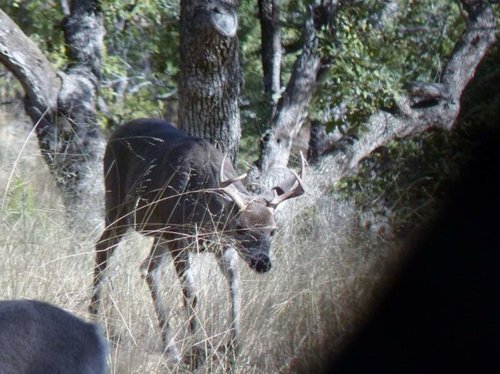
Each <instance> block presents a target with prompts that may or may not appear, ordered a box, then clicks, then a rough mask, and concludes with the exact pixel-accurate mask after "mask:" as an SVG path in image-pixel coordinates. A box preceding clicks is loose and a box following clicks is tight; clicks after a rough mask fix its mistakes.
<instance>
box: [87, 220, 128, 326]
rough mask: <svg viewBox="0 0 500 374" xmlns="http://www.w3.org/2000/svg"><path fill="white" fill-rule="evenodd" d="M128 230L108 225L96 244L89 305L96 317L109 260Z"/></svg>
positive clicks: (91, 312) (90, 310)
mask: <svg viewBox="0 0 500 374" xmlns="http://www.w3.org/2000/svg"><path fill="white" fill-rule="evenodd" d="M126 231H127V230H126V228H125V227H124V226H120V227H111V226H107V227H106V228H105V229H104V232H103V233H102V235H101V237H100V239H99V241H98V242H97V244H96V253H95V267H94V283H93V288H92V299H91V301H90V305H89V312H90V314H92V315H93V316H94V318H95V317H96V316H97V314H98V312H99V306H100V304H101V291H102V286H103V283H104V278H105V272H106V267H107V266H108V261H109V259H110V257H111V255H112V254H113V252H114V250H115V248H116V246H117V245H118V243H119V242H120V239H121V238H122V237H123V235H124V234H125V232H126Z"/></svg>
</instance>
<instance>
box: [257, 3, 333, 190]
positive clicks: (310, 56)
mask: <svg viewBox="0 0 500 374" xmlns="http://www.w3.org/2000/svg"><path fill="white" fill-rule="evenodd" d="M336 4H337V1H317V2H316V3H315V5H314V6H311V7H309V9H308V12H307V15H306V21H305V26H304V34H303V48H302V53H301V54H300V56H299V57H298V58H297V60H296V61H295V64H294V66H293V69H292V74H291V77H290V80H289V82H288V84H287V87H286V89H285V92H284V93H283V95H282V96H281V98H280V100H279V102H278V107H277V110H276V113H275V115H274V116H273V118H272V120H271V128H270V130H268V131H267V132H266V133H265V134H264V136H263V137H262V139H261V155H260V159H259V160H258V162H257V168H254V169H253V170H252V171H251V173H250V180H251V185H252V188H253V189H254V190H256V191H259V190H266V189H269V188H272V187H273V186H275V185H277V184H279V182H281V181H283V180H284V179H286V178H288V177H289V176H290V171H289V169H288V161H289V158H290V151H291V148H292V143H293V140H294V139H295V137H296V136H297V134H298V132H299V130H300V128H301V127H302V124H303V122H304V119H305V118H306V116H307V106H308V104H309V101H310V99H311V97H312V94H313V92H314V88H315V87H316V82H317V78H318V75H319V73H320V72H321V69H322V68H323V67H324V62H325V61H322V59H321V56H320V54H319V51H318V43H319V40H318V37H317V35H316V31H317V30H318V29H320V28H322V27H325V26H328V24H329V22H330V20H331V18H332V14H333V12H334V11H335V9H336Z"/></svg>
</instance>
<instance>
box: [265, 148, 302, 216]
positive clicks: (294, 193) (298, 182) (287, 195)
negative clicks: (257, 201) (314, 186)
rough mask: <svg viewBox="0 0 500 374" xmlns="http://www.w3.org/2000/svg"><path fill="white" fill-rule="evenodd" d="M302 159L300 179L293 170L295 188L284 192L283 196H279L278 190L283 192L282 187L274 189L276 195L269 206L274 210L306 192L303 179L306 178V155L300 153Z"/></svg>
mask: <svg viewBox="0 0 500 374" xmlns="http://www.w3.org/2000/svg"><path fill="white" fill-rule="evenodd" d="M300 157H301V171H300V175H301V176H300V177H299V175H298V174H297V173H296V172H295V170H291V172H292V173H293V175H294V176H295V184H294V186H293V187H292V188H291V189H290V190H289V191H287V192H283V193H282V194H278V192H277V191H278V190H281V188H280V187H274V188H273V190H274V193H275V196H274V198H273V199H272V200H271V201H270V202H269V203H268V206H269V207H270V208H272V209H276V207H277V206H278V205H279V204H281V203H282V202H283V201H285V200H288V199H291V198H294V197H298V196H300V195H302V194H303V193H304V192H305V188H304V184H303V183H302V178H304V175H305V164H306V161H305V159H304V155H303V154H302V152H300Z"/></svg>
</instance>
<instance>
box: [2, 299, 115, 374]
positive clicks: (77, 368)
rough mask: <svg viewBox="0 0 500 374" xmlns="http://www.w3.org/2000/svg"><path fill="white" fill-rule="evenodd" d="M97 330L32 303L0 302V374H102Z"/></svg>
mask: <svg viewBox="0 0 500 374" xmlns="http://www.w3.org/2000/svg"><path fill="white" fill-rule="evenodd" d="M106 356H107V344H106V343H105V341H104V339H103V337H102V336H101V334H100V332H99V329H98V328H97V326H95V325H93V324H89V323H86V322H83V321H81V320H80V319H78V318H77V317H75V316H73V315H71V314H70V313H68V312H66V311H64V310H62V309H59V308H57V307H55V306H53V305H50V304H47V303H43V302H40V301H34V300H13V301H0V373H2V374H35V373H36V374H63V373H72V374H105V373H107V361H106Z"/></svg>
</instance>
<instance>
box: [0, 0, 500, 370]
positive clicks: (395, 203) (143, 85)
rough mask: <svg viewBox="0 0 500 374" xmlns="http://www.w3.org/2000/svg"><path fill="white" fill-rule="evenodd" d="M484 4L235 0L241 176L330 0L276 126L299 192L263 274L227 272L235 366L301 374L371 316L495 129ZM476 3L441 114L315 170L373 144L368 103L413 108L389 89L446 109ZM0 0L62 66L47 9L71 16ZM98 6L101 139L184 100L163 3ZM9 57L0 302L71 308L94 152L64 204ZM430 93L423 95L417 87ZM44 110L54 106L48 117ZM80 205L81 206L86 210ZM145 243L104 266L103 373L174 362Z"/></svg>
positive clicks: (89, 245)
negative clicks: (147, 269)
mask: <svg viewBox="0 0 500 374" xmlns="http://www.w3.org/2000/svg"><path fill="white" fill-rule="evenodd" d="M227 3H230V4H232V5H234V2H227ZM263 3H272V4H274V6H276V4H279V17H278V24H279V28H280V33H281V35H280V37H281V39H280V43H279V44H280V46H281V47H280V53H279V54H280V56H281V58H280V74H279V76H278V77H279V79H278V85H277V87H274V88H273V87H272V86H270V84H269V81H266V80H265V77H269V75H268V74H266V73H265V71H264V70H265V68H264V67H263V38H262V35H263V31H262V30H263V27H264V26H263V25H264V23H263V22H262V20H263V19H264V16H263V14H264V12H263V8H262V5H263ZM309 3H310V4H309ZM494 3H495V2H491V4H490V3H489V2H486V1H485V2H479V1H461V2H450V1H445V0H424V1H409V0H398V1H338V2H327V1H317V2H313V1H310V2H304V1H294V0H290V1H285V0H282V1H280V2H278V1H272V2H264V1H259V2H257V1H251V0H240V1H239V5H238V6H237V14H238V22H239V27H238V33H237V38H238V41H239V44H238V45H237V51H238V55H239V63H240V69H241V75H240V77H241V79H239V81H238V82H235V84H237V85H238V87H239V90H240V92H239V98H238V107H239V116H240V123H241V138H240V139H239V147H238V156H237V158H236V159H237V166H238V168H239V170H240V171H242V172H245V171H247V170H249V169H252V168H255V167H257V169H258V171H259V172H262V171H263V167H262V165H259V162H258V160H259V159H261V158H262V144H263V143H265V141H266V136H268V137H272V136H274V135H273V128H274V129H275V128H276V127H273V126H275V123H276V121H275V118H276V113H277V112H279V111H280V106H279V104H278V103H279V98H280V97H281V98H282V97H286V93H287V90H286V87H287V84H288V83H289V82H291V81H293V77H294V72H296V71H297V70H296V65H297V64H296V61H298V60H299V59H300V57H301V56H302V55H303V54H304V50H305V48H306V47H305V46H306V44H305V39H304V28H305V26H304V25H305V22H306V20H307V19H308V18H307V17H308V6H309V5H311V6H313V8H314V7H316V8H314V9H318V7H321V6H325V7H326V6H327V5H328V6H334V8H335V9H334V10H335V11H334V12H333V11H332V12H326V13H321V12H320V13H319V14H320V15H321V14H326V15H329V16H330V17H331V18H329V19H328V20H323V21H324V22H323V23H322V24H321V27H318V28H316V29H315V33H314V38H315V39H314V40H315V42H316V43H317V46H316V47H317V50H316V52H315V53H316V55H317V56H319V57H318V61H319V62H320V64H319V65H320V66H319V67H318V69H317V71H315V76H314V84H312V86H313V89H312V90H311V93H310V98H309V100H308V101H307V103H306V105H305V106H304V110H302V111H301V112H300V116H297V117H300V120H297V122H299V123H298V126H297V127H294V130H293V131H292V132H293V133H296V134H297V136H294V137H293V138H294V139H293V140H294V143H293V147H292V152H291V156H290V158H289V160H288V159H287V162H288V161H290V163H289V166H290V165H291V167H294V166H295V163H296V160H297V159H298V151H299V150H301V151H303V152H304V153H305V154H308V158H309V168H308V176H307V178H306V186H307V187H308V191H307V193H306V195H305V196H304V197H303V198H300V199H297V201H294V202H293V203H292V202H290V203H289V204H288V205H287V206H286V209H283V211H282V212H280V217H279V218H280V226H281V230H280V232H279V234H278V235H277V238H276V240H275V243H274V249H273V251H274V257H275V258H276V259H275V262H276V265H275V268H274V269H273V271H272V273H271V274H269V275H266V276H263V277H257V276H255V275H254V274H252V273H250V271H247V270H246V269H244V268H243V267H242V272H243V274H242V277H243V280H242V286H243V303H244V304H243V308H242V319H243V320H242V330H243V332H244V336H243V337H242V340H243V352H242V355H241V357H240V359H239V362H238V369H239V371H241V372H262V373H265V372H266V373H267V372H280V371H283V372H303V371H304V370H306V369H307V370H311V368H312V367H314V365H318V366H317V367H321V365H322V364H323V363H325V362H328V361H329V360H330V359H331V357H333V356H334V355H336V354H338V353H339V352H340V351H341V349H342V347H343V346H344V344H345V342H346V341H348V339H349V337H350V336H352V334H353V333H354V332H355V331H357V329H358V328H359V326H361V325H362V322H363V321H364V319H365V318H366V317H367V316H369V315H370V313H371V310H372V307H371V305H372V304H371V303H372V302H373V301H376V300H379V299H380V298H381V297H382V296H381V295H383V291H384V290H385V288H386V284H390V283H387V281H389V280H392V279H393V277H394V268H397V266H398V265H399V264H400V263H401V262H402V261H404V259H405V258H406V256H407V255H408V253H409V250H410V249H409V248H410V247H411V240H410V238H415V237H416V236H418V232H420V231H418V230H422V227H429V226H432V222H433V217H434V214H435V212H436V211H437V210H438V209H439V207H440V204H441V201H442V200H443V199H444V198H446V196H447V195H448V194H449V191H450V189H452V188H453V186H454V184H455V183H456V181H457V180H459V179H460V177H461V170H463V167H464V165H466V164H467V162H468V160H469V159H470V158H471V155H473V153H474V152H475V150H476V149H480V148H481V145H482V142H483V141H484V139H485V138H488V137H489V134H491V133H492V131H495V129H497V128H498V125H499V118H500V113H499V112H500V92H499V91H500V90H499V87H500V65H499V64H498V61H499V60H500V55H499V54H500V49H499V46H498V42H494V35H495V34H497V33H498V31H497V28H496V27H497V26H496V22H497V19H498V14H499V8H498V5H497V4H494ZM478 4H479V5H478ZM259 6H261V8H260V11H259ZM483 7H491V9H490V10H491V15H490V16H491V17H490V18H488V17H486V18H487V19H489V21H490V25H491V24H493V25H495V26H494V27H493V31H491V30H486V31H484V33H488V32H489V33H492V35H493V37H492V36H491V35H490V36H489V38H490V41H489V42H488V44H487V47H485V49H486V50H487V51H488V53H487V54H486V56H485V57H484V58H483V59H481V58H479V60H481V64H480V65H479V67H478V68H477V70H476V69H475V68H474V71H472V72H471V71H467V72H466V73H467V74H469V75H470V78H472V77H473V80H472V82H471V83H470V84H469V85H468V87H467V89H466V90H465V91H464V92H463V93H462V92H459V94H458V99H459V101H460V102H459V104H460V105H459V109H460V112H459V115H458V117H457V119H456V120H455V118H453V119H452V120H448V119H447V118H448V117H446V116H445V117H446V119H445V120H440V118H441V117H439V113H438V112H433V113H432V114H431V115H432V116H434V117H433V120H432V121H427V122H429V123H426V125H425V126H423V127H421V128H420V129H419V130H418V131H410V132H408V133H404V131H403V132H402V133H401V134H396V135H394V136H389V137H387V139H386V141H384V142H383V144H380V146H378V145H377V146H374V145H373V144H372V145H368V146H367V147H366V148H367V149H369V151H368V152H366V154H363V151H359V152H358V153H360V154H363V157H359V160H358V159H356V158H355V157H354V158H353V160H354V161H353V162H351V164H349V167H344V166H342V168H341V169H342V171H341V172H336V171H335V169H333V170H334V171H331V170H332V169H329V168H328V167H326V166H325V165H327V166H328V164H325V162H326V161H325V160H328V157H330V158H333V157H334V156H335V155H336V154H339V153H342V152H344V151H345V154H354V153H356V152H357V150H359V149H360V148H362V147H363V144H364V143H363V142H364V141H365V140H366V139H373V138H370V137H368V136H366V134H370V133H371V131H372V130H373V128H376V126H374V125H373V121H372V119H373V118H375V117H376V116H377V115H379V114H380V113H389V114H390V115H393V116H394V118H403V119H404V120H408V119H411V118H415V117H413V116H412V115H408V116H407V117H405V112H404V110H405V109H404V105H402V104H401V101H402V99H404V98H410V102H411V105H410V107H411V109H409V112H412V111H413V112H414V111H417V110H421V112H419V113H423V114H421V116H422V117H424V116H425V115H427V114H428V113H429V111H430V110H433V109H435V108H437V110H440V108H441V107H440V106H441V105H444V106H446V105H445V104H446V103H448V104H449V101H447V100H448V99H449V97H448V96H447V95H448V94H449V92H445V91H443V90H442V87H441V86H440V85H441V84H443V81H444V80H445V79H443V77H445V76H446V74H447V72H448V71H449V70H452V68H450V67H449V61H450V60H451V59H452V57H453V55H454V53H455V52H456V50H457V49H458V47H460V45H461V42H460V40H461V39H460V38H461V36H462V35H464V33H466V32H467V30H468V27H470V25H471V24H472V23H473V22H474V21H475V19H476V18H479V17H475V16H476V15H477V14H478V13H477V12H479V10H481V9H483ZM0 9H1V10H2V11H3V12H5V14H6V15H8V16H9V17H10V18H11V19H12V20H13V21H14V22H15V23H16V24H17V25H18V26H19V28H20V29H22V31H23V32H24V33H25V34H26V35H27V36H28V37H29V38H30V39H31V40H32V41H33V42H34V43H35V44H36V46H38V48H39V49H40V50H41V51H42V53H43V55H44V56H45V57H46V58H47V59H48V61H49V62H50V65H51V66H52V67H53V69H54V70H55V71H66V72H68V69H71V67H72V64H73V63H72V61H71V57H68V52H67V48H66V47H67V44H66V43H67V41H65V39H64V34H63V32H62V29H63V25H62V20H63V19H64V17H65V16H68V14H69V13H70V5H69V4H68V3H67V2H66V1H38V0H34V1H0ZM311 9H312V8H311ZM99 11H100V13H101V14H102V22H103V26H104V29H105V31H106V34H105V36H104V45H105V48H104V49H103V50H102V52H101V55H100V75H99V84H98V89H96V93H97V94H96V97H95V102H94V105H95V125H96V128H97V129H98V132H99V134H101V135H100V136H102V138H103V139H105V138H106V136H107V135H109V133H110V132H111V131H112V130H113V129H114V128H116V127H117V126H119V125H120V124H121V123H123V122H124V121H127V120H128V119H132V118H139V117H163V118H166V119H168V120H170V121H172V122H174V123H175V122H177V115H178V111H179V105H182V103H180V102H179V95H178V87H179V84H180V82H179V80H180V79H181V76H182V74H181V61H180V57H179V49H180V33H181V26H180V22H179V19H180V4H179V1H173V0H157V1H140V2H139V1H102V2H100V3H99ZM491 18H493V21H491ZM316 21H317V20H316ZM0 22H5V19H4V18H2V19H1V20H0ZM2 25H3V26H5V23H3V24H2ZM0 36H1V35H0ZM1 40H2V39H1V37H0V41H1ZM2 53H4V50H3V52H2ZM2 61H3V62H4V63H5V56H4V57H3V59H2ZM7 66H8V65H7ZM12 70H13V69H12V68H2V69H1V70H0V72H1V76H0V100H1V102H2V107H1V112H2V119H1V127H0V132H1V136H0V175H1V177H0V204H1V207H0V209H1V210H0V225H1V226H0V257H1V259H2V260H1V261H0V264H1V265H0V284H1V287H0V289H1V290H2V291H1V294H0V297H1V298H2V299H11V298H37V299H43V300H46V301H49V302H52V303H55V304H57V305H60V306H62V307H64V308H66V309H68V310H70V311H73V312H75V313H77V314H79V315H81V316H83V317H86V314H85V313H86V307H87V305H88V299H89V295H90V284H91V278H92V266H93V265H92V261H93V246H94V243H95V240H96V239H97V237H98V235H99V234H100V230H101V229H102V227H101V226H100V225H102V223H101V222H100V217H101V215H102V190H101V189H102V179H101V178H102V177H101V176H100V172H101V170H100V168H99V162H100V159H99V156H95V157H94V158H95V160H94V162H95V165H96V167H95V168H92V173H90V174H87V175H86V178H88V179H89V180H92V181H93V183H91V186H89V187H88V188H89V189H91V190H92V191H93V192H92V194H91V195H92V200H85V199H84V200H83V203H81V201H82V200H81V196H78V200H79V203H78V204H76V205H72V204H71V203H68V202H69V201H70V200H71V199H68V198H67V197H65V193H66V192H67V191H66V192H65V186H67V185H68V183H67V180H66V179H65V178H66V177H67V176H68V174H70V173H68V169H65V171H64V173H59V172H58V171H57V170H56V169H57V166H54V164H51V163H50V162H49V161H47V160H48V159H49V160H50V157H49V158H47V153H43V146H42V153H41V152H40V144H41V143H40V138H39V136H40V135H39V131H38V130H37V127H33V122H34V121H33V113H31V114H30V116H31V120H30V119H29V118H28V117H27V116H26V115H25V114H24V111H25V108H24V103H26V100H25V99H24V96H25V94H26V87H25V86H24V85H22V84H20V83H19V79H17V78H16V76H15V75H13V74H12ZM417 82H418V83H417ZM421 82H425V85H420V83H421ZM422 87H423V88H422ZM436 87H437V88H436ZM431 88H433V89H434V88H435V91H433V92H431V93H429V92H430V91H431V90H430V89H431ZM419 89H420V91H419ZM452 94H453V93H452ZM412 95H413V96H412ZM418 95H420V96H418ZM451 96H453V95H451ZM454 98H455V97H454ZM443 103H444V104H443ZM413 112H412V113H413ZM65 113H69V111H67V112H65ZM457 114H458V113H457ZM68 116H69V115H68ZM60 117H62V115H61V113H58V114H57V115H55V116H54V117H53V118H60ZM436 118H437V119H436ZM273 121H274V122H273ZM408 121H409V120H408ZM69 122H70V121H69ZM54 123H56V121H54ZM70 123H71V122H70ZM436 124H437V125H436ZM70 127H71V126H70ZM56 128H57V127H56ZM61 128H62V129H63V130H64V126H63V127H61ZM311 129H312V134H313V137H312V140H313V141H314V139H320V143H321V144H322V146H321V147H318V146H317V144H316V146H315V147H311V144H312V143H311V136H310V134H311ZM450 129H451V131H450ZM71 131H74V129H73V128H72V129H71ZM266 131H267V132H266ZM76 132H77V131H75V133H76ZM59 133H63V131H62V130H61V131H60V132H59ZM318 134H319V138H315V136H318ZM37 136H38V137H37ZM37 140H38V142H37ZM313 145H314V144H313ZM96 149H99V146H98V147H97V148H96ZM349 152H351V153H349ZM60 154H64V152H60ZM98 154H99V153H98V151H96V155H98ZM364 156H367V157H364ZM53 159H54V158H52V160H53ZM256 161H257V163H256ZM255 163H256V165H257V166H254V165H255ZM346 163H349V161H347V162H346ZM259 169H260V170H259ZM326 170H329V172H327V171H326ZM70 171H71V170H70ZM75 172H76V171H75ZM65 173H66V174H65ZM327 173H330V174H328V175H327ZM89 175H90V176H89ZM257 179H258V178H257ZM68 180H71V177H69V178H68ZM73 192H74V191H73ZM84 196H89V195H84ZM299 200H300V201H299ZM82 205H84V206H85V208H89V209H90V210H91V211H92V213H93V214H92V217H91V218H89V215H88V212H87V211H86V209H84V208H82ZM74 221H76V224H75V223H74ZM148 247H149V242H148V240H147V239H144V238H141V237H139V236H137V235H135V234H132V235H130V238H129V240H127V243H126V244H125V245H123V246H122V247H121V248H120V249H119V250H118V252H117V254H116V256H115V258H114V259H113V262H112V264H111V268H112V270H111V273H112V274H111V276H110V285H109V287H108V290H107V294H108V295H107V298H108V301H107V306H106V313H105V317H104V320H103V321H101V322H102V323H103V324H104V326H105V330H106V333H107V335H108V337H110V338H111V337H112V340H113V342H114V343H115V344H114V345H113V347H112V350H111V357H110V360H111V363H112V372H116V373H139V372H164V371H166V370H174V371H182V370H183V369H182V368H172V367H168V365H167V363H165V362H164V360H163V359H162V357H161V354H160V349H159V343H160V342H159V341H158V334H157V327H156V320H155V317H154V313H153V310H152V309H153V308H152V305H151V302H150V300H149V293H148V291H147V287H146V285H145V284H144V282H142V280H141V279H140V276H139V272H138V266H139V264H140V262H141V260H142V259H143V258H144V257H145V256H146V253H147V251H148ZM195 265H196V266H197V274H198V275H197V277H196V280H197V282H198V289H199V290H200V295H201V296H200V299H201V302H200V307H199V310H198V311H199V313H200V316H199V319H200V320H201V321H203V327H204V329H203V334H204V335H203V336H201V337H200V339H207V340H210V341H211V342H212V344H214V345H216V344H218V343H217V342H219V341H220V340H221V339H222V337H221V336H220V335H219V333H220V331H221V326H225V324H224V320H225V318H226V317H225V315H226V314H225V307H224V305H225V300H226V297H227V295H226V289H225V282H224V280H223V279H222V277H221V276H220V274H218V270H217V269H216V267H215V264H214V261H212V259H210V257H209V256H207V255H199V256H195ZM170 270H171V269H169V268H168V269H166V272H165V277H166V279H165V285H166V286H165V295H166V297H168V298H169V299H172V302H173V303H175V305H177V306H178V308H177V309H178V312H177V314H178V315H175V316H173V318H174V319H175V318H177V319H178V323H177V324H178V325H179V327H180V324H181V323H182V313H180V309H181V304H182V302H181V298H180V296H179V297H177V296H176V295H179V293H180V292H179V287H178V284H176V280H175V279H174V277H173V274H172V273H173V272H172V271H170ZM172 295H174V296H172ZM214 295H215V296H214ZM179 339H180V340H182V339H183V338H182V337H179ZM222 361H223V360H220V358H218V357H214V358H213V360H212V362H210V363H207V364H206V365H205V367H204V368H203V369H202V370H205V371H207V372H209V371H212V370H214V369H219V370H222V369H221V367H222V365H223V364H222Z"/></svg>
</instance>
